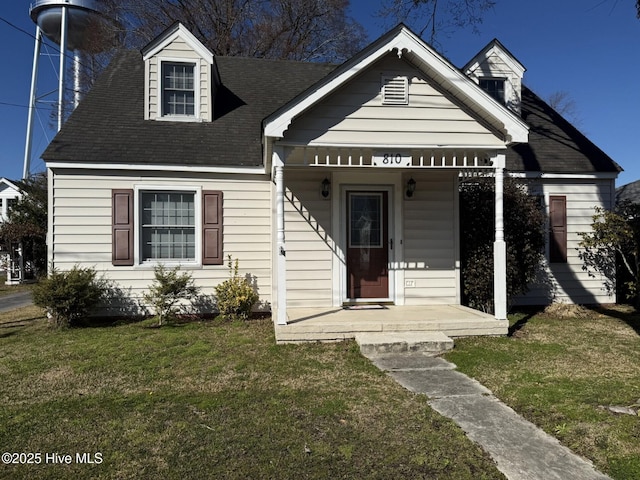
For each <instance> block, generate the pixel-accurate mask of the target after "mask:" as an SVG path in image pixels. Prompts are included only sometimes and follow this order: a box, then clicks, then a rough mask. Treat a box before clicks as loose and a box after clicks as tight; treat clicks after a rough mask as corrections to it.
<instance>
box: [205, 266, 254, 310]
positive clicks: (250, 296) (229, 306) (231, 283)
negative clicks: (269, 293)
mask: <svg viewBox="0 0 640 480" xmlns="http://www.w3.org/2000/svg"><path fill="white" fill-rule="evenodd" d="M228 259H229V262H228V265H229V279H228V280H225V281H224V282H222V283H220V284H218V285H216V287H215V291H216V299H217V305H218V312H219V313H220V315H221V316H222V317H223V318H226V319H241V320H246V319H247V318H248V317H249V315H250V314H251V308H252V307H253V305H254V304H255V303H256V302H257V301H258V294H257V293H256V292H255V291H254V289H253V287H252V286H251V284H250V283H249V281H248V280H247V279H246V278H241V277H240V276H239V275H238V259H236V261H235V263H234V262H233V261H232V260H231V255H229V256H228Z"/></svg>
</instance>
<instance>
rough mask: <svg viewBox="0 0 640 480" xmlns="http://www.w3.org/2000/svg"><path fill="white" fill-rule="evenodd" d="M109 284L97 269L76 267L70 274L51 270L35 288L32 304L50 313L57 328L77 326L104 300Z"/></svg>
mask: <svg viewBox="0 0 640 480" xmlns="http://www.w3.org/2000/svg"><path fill="white" fill-rule="evenodd" d="M107 292H108V282H107V281H106V280H105V279H104V278H99V277H98V276H97V272H96V270H95V269H94V268H80V267H78V266H77V265H76V266H74V267H73V268H72V269H71V270H68V271H62V272H61V271H58V270H56V269H55V268H54V269H52V271H51V273H50V274H49V276H48V277H46V278H43V279H41V280H40V281H39V282H38V283H37V284H35V285H34V287H33V303H34V304H35V305H37V306H39V307H42V308H44V309H45V310H47V313H48V314H49V316H50V318H51V321H52V322H53V323H54V324H55V325H56V326H58V327H71V326H76V325H77V324H78V321H79V320H80V319H81V318H83V317H85V316H86V315H88V314H89V313H90V312H91V311H92V310H93V309H94V308H95V307H96V306H97V305H99V304H100V302H101V301H102V300H103V299H104V297H105V295H106V294H107Z"/></svg>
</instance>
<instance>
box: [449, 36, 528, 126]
mask: <svg viewBox="0 0 640 480" xmlns="http://www.w3.org/2000/svg"><path fill="white" fill-rule="evenodd" d="M462 70H463V71H464V73H465V74H466V75H467V76H468V77H469V78H471V79H472V80H473V81H474V82H476V83H477V84H478V85H479V86H480V87H481V88H482V89H483V90H484V91H485V92H487V93H488V94H489V95H491V96H492V97H493V98H494V99H496V100H497V101H498V102H500V103H501V104H502V105H505V106H506V107H507V108H509V109H510V110H511V111H513V112H516V113H517V114H520V106H521V103H522V77H523V76H524V72H525V71H526V68H524V66H523V65H522V64H521V63H520V62H519V61H518V60H517V59H516V58H515V57H514V56H513V55H512V54H511V52H509V50H507V49H506V48H505V47H504V45H502V44H501V43H500V42H499V41H498V40H497V39H493V40H492V41H491V42H489V44H488V45H487V46H486V47H484V48H483V49H482V50H480V52H479V53H478V54H477V55H476V56H475V57H473V58H472V59H471V61H470V62H469V63H467V64H466V65H465V66H464V67H463V69H462Z"/></svg>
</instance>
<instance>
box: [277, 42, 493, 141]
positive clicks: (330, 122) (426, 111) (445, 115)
mask: <svg viewBox="0 0 640 480" xmlns="http://www.w3.org/2000/svg"><path fill="white" fill-rule="evenodd" d="M383 75H404V76H407V77H408V78H409V104H408V105H382V97H381V78H382V76H383ZM433 85H435V82H433V81H431V80H430V79H429V78H427V77H426V76H425V74H424V73H423V72H420V71H419V70H417V69H416V68H414V67H412V66H411V65H409V64H408V63H406V62H405V61H404V60H401V59H398V58H397V56H395V55H392V54H390V55H388V56H387V57H385V58H384V59H383V60H381V61H380V62H378V63H377V64H376V65H374V66H372V67H371V68H369V69H367V70H366V71H365V72H364V73H363V74H361V75H360V76H358V77H356V78H355V79H353V80H352V81H351V82H350V83H349V84H347V85H345V86H344V87H342V88H341V89H339V90H338V91H337V92H336V93H334V94H332V95H331V96H329V97H328V98H327V99H325V100H324V101H322V102H320V103H319V104H318V105H317V106H316V107H314V108H312V109H311V110H310V111H309V112H307V113H305V114H303V115H301V116H300V117H299V118H297V119H295V121H294V122H293V123H292V125H291V127H290V128H289V130H287V131H286V132H285V135H284V139H283V143H290V144H295V145H299V144H305V145H311V146H313V145H322V144H334V145H349V144H355V145H370V146H372V147H375V146H377V145H403V146H409V147H410V146H424V145H434V146H435V145H463V146H464V145H469V146H478V145H487V146H496V147H501V146H504V142H501V140H500V138H498V136H496V135H495V134H494V133H492V132H491V131H490V130H489V129H488V128H487V127H486V126H485V125H483V124H482V123H479V122H478V120H477V119H475V118H474V117H472V116H471V115H469V114H468V113H467V112H466V111H465V110H463V109H462V108H460V106H458V105H457V104H456V103H455V102H454V101H453V100H452V99H450V98H449V97H448V96H447V95H445V94H444V93H442V92H441V91H440V90H439V89H437V88H436V87H434V86H433Z"/></svg>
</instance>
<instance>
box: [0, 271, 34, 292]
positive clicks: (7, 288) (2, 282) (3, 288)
mask: <svg viewBox="0 0 640 480" xmlns="http://www.w3.org/2000/svg"><path fill="white" fill-rule="evenodd" d="M6 281H7V274H6V273H5V272H0V297H2V296H3V295H10V294H12V293H17V292H21V291H24V290H29V289H31V287H32V286H33V284H32V283H21V284H19V285H7V283H6Z"/></svg>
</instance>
